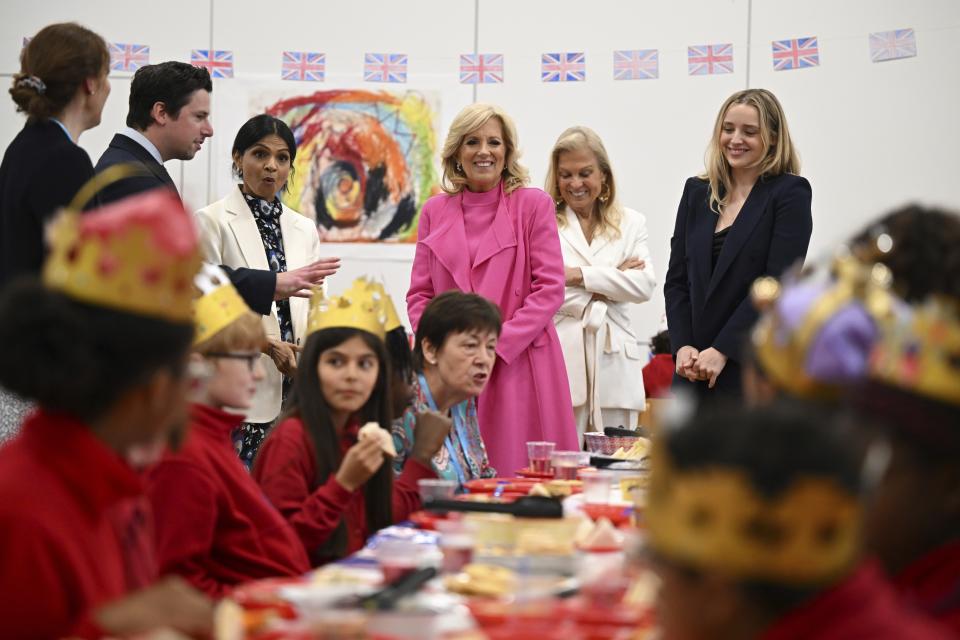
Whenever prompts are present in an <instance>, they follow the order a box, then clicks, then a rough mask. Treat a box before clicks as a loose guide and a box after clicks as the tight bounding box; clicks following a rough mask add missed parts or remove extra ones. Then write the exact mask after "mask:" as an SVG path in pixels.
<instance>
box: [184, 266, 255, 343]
mask: <svg viewBox="0 0 960 640" xmlns="http://www.w3.org/2000/svg"><path fill="white" fill-rule="evenodd" d="M194 284H195V285H196V287H197V289H199V290H200V293H201V295H200V297H199V298H197V299H196V300H194V301H193V326H194V328H195V329H196V334H195V335H194V338H193V344H194V345H198V344H200V343H202V342H206V341H207V340H209V339H210V338H212V337H213V336H215V335H216V334H217V333H219V332H220V331H221V330H223V329H225V328H226V327H227V326H229V325H230V323H232V322H233V321H235V320H236V319H237V318H240V317H241V316H243V315H245V314H247V313H249V312H250V307H248V306H247V303H246V302H244V301H243V298H241V297H240V294H239V293H238V292H237V290H236V288H235V287H234V286H233V284H231V283H230V279H229V278H228V277H227V274H226V273H224V272H223V269H221V268H220V267H216V266H214V265H211V264H205V265H203V268H202V269H201V270H200V272H199V273H198V274H197V276H196V278H194Z"/></svg>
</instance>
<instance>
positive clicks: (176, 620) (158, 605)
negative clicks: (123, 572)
mask: <svg viewBox="0 0 960 640" xmlns="http://www.w3.org/2000/svg"><path fill="white" fill-rule="evenodd" d="M93 617H94V619H95V620H96V622H97V624H99V625H100V627H101V628H102V629H103V630H104V631H106V632H107V634H108V635H110V636H123V637H128V636H134V635H140V634H143V633H147V632H149V631H154V630H157V629H176V630H177V631H181V632H183V633H186V634H188V635H190V636H191V637H196V636H206V635H207V634H209V633H210V632H212V631H213V602H212V601H211V600H210V598H208V597H207V596H206V595H204V594H203V593H200V592H199V591H197V590H196V589H194V588H193V587H191V586H190V585H189V584H187V582H186V581H185V580H183V579H182V578H180V577H178V576H167V577H164V578H161V579H160V580H159V581H157V582H155V583H154V584H153V585H151V586H149V587H146V588H145V589H141V590H140V591H135V592H133V593H130V594H127V595H126V596H124V597H122V598H120V599H119V600H114V601H113V602H111V603H109V604H106V605H104V606H102V607H100V608H99V609H97V610H96V611H95V612H94V614H93Z"/></svg>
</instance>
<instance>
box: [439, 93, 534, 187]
mask: <svg viewBox="0 0 960 640" xmlns="http://www.w3.org/2000/svg"><path fill="white" fill-rule="evenodd" d="M490 118H497V119H498V120H500V126H501V128H502V129H503V144H504V146H505V147H506V150H507V151H506V154H504V163H503V176H502V181H503V191H504V193H510V192H512V191H514V190H516V189H519V188H520V187H522V186H525V185H526V184H527V183H528V182H530V173H529V172H528V171H527V169H526V167H524V166H523V165H521V164H520V163H519V162H518V161H517V160H518V158H519V157H520V151H519V149H518V148H517V145H518V139H517V127H516V125H514V124H513V120H512V119H511V118H510V116H508V115H507V113H506V111H504V110H503V109H501V108H500V107H498V106H496V105H492V104H482V103H476V104H471V105H469V106H467V107H464V108H463V110H462V111H460V113H458V114H457V117H456V118H454V119H453V123H452V124H451V125H450V131H449V132H448V133H447V139H446V141H445V142H444V143H443V151H442V152H441V164H442V165H443V177H442V178H441V179H440V188H441V189H443V190H444V191H445V192H447V193H449V194H450V195H454V194H457V193H460V192H461V191H463V190H464V188H466V185H467V176H466V175H465V174H464V173H463V171H462V170H461V171H457V152H458V151H459V150H460V145H462V144H463V139H464V138H466V137H467V134H469V133H471V132H473V131H476V130H477V129H479V128H480V127H482V126H483V125H485V124H486V123H487V120H489V119H490Z"/></svg>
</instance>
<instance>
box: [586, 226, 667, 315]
mask: <svg viewBox="0 0 960 640" xmlns="http://www.w3.org/2000/svg"><path fill="white" fill-rule="evenodd" d="M628 214H629V215H630V217H635V218H634V219H633V220H629V219H628ZM624 222H625V224H623V225H622V233H623V237H622V239H621V241H622V242H626V243H628V244H629V246H630V247H631V250H630V251H628V252H627V257H628V258H638V259H640V260H643V261H644V263H646V264H645V266H644V267H643V268H642V269H627V270H626V271H621V270H620V269H618V268H617V267H615V266H611V267H607V266H596V267H595V266H586V267H580V270H581V272H582V273H583V288H584V289H586V290H587V291H589V292H590V293H598V294H600V295H602V296H606V297H607V298H609V299H610V300H612V301H614V302H634V303H639V302H646V301H647V300H649V299H650V296H651V295H653V290H654V288H655V287H656V286H657V277H656V274H655V273H654V270H653V263H652V262H651V260H650V249H649V248H648V247H647V221H646V219H645V218H644V217H643V216H642V215H641V214H639V213H636V212H633V211H625V212H624Z"/></svg>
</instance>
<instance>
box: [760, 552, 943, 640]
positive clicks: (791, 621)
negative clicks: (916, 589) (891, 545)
mask: <svg viewBox="0 0 960 640" xmlns="http://www.w3.org/2000/svg"><path fill="white" fill-rule="evenodd" d="M952 637H953V635H952V634H950V633H949V632H948V631H947V630H946V629H945V628H942V627H940V626H939V625H937V624H936V623H934V622H933V621H931V620H929V619H928V618H926V617H924V616H922V615H920V614H919V613H916V612H914V611H913V610H912V609H910V608H909V607H908V606H906V605H904V604H903V603H902V602H901V600H900V599H899V598H898V597H897V593H896V591H895V590H894V588H893V586H892V585H891V584H890V583H889V582H887V580H886V578H885V577H884V576H883V573H882V571H881V570H880V567H879V566H878V565H877V564H876V563H875V562H868V563H865V564H863V565H862V566H861V567H860V568H859V569H857V570H856V571H854V572H853V574H852V575H850V576H848V577H847V578H845V579H843V580H842V581H841V582H840V583H839V584H837V585H834V586H833V587H831V588H829V589H827V590H826V591H824V592H823V593H820V594H818V595H816V596H814V597H813V598H812V599H811V600H810V601H809V602H807V603H805V604H802V605H800V606H799V607H797V608H796V609H794V610H793V611H791V612H790V613H788V614H787V615H785V616H784V617H783V618H781V619H780V620H779V621H777V622H776V623H774V625H773V626H772V627H770V629H768V630H767V631H766V633H764V634H763V635H762V636H761V640H812V639H814V638H815V639H816V640H854V639H859V638H863V639H864V640H867V639H869V640H948V639H949V638H952Z"/></svg>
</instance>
